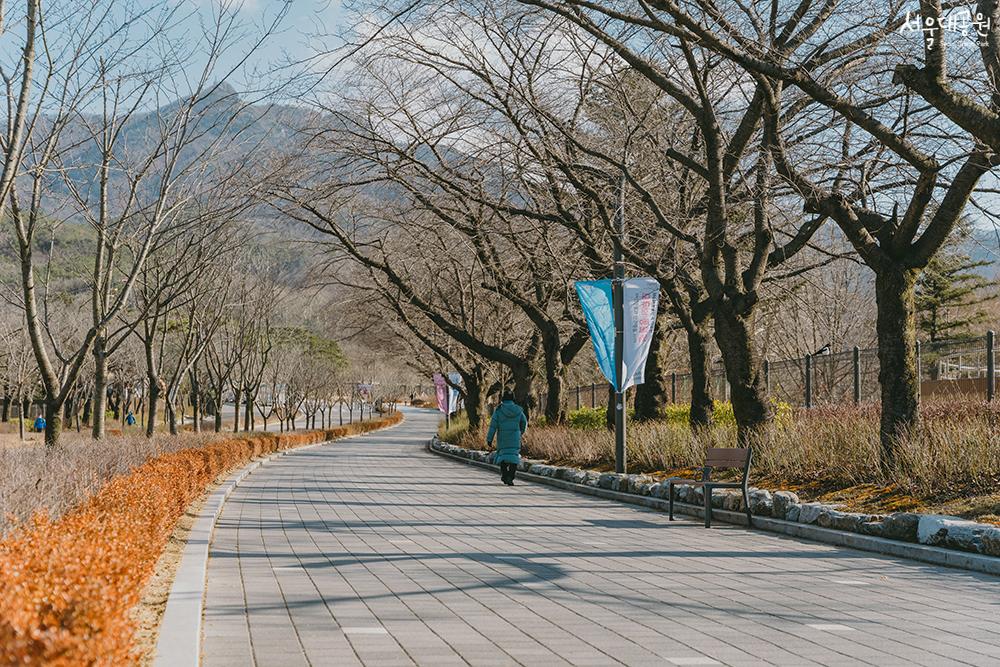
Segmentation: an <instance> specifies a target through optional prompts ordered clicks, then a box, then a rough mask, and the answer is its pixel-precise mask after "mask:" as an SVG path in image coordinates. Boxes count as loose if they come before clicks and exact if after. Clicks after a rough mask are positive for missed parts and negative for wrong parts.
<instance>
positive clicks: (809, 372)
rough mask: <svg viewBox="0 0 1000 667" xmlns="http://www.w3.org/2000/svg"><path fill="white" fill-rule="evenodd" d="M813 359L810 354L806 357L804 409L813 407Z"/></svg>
mask: <svg viewBox="0 0 1000 667" xmlns="http://www.w3.org/2000/svg"><path fill="white" fill-rule="evenodd" d="M812 361H813V358H812V355H811V354H807V355H806V407H807V408H811V407H812V406H813V381H812V380H813V364H812Z"/></svg>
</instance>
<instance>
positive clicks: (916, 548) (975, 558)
mask: <svg viewBox="0 0 1000 667" xmlns="http://www.w3.org/2000/svg"><path fill="white" fill-rule="evenodd" d="M443 447H448V448H449V449H451V448H453V449H455V450H460V451H463V452H469V453H472V452H474V451H475V450H463V449H462V448H460V447H455V446H454V445H447V444H446V443H442V442H441V441H440V440H438V439H437V436H434V437H433V438H432V439H431V441H430V442H428V443H427V449H428V451H430V452H432V453H434V454H436V455H438V456H444V457H446V458H449V459H452V460H454V461H458V462H460V463H465V464H467V465H473V466H478V467H480V468H486V469H488V470H490V471H493V472H496V471H497V470H498V467H497V466H495V465H493V464H491V463H488V462H486V461H482V460H478V459H476V458H469V457H467V456H463V455H462V454H460V453H457V452H451V451H447V450H445V449H443ZM482 454H485V452H482ZM525 463H527V465H525ZM538 465H539V464H538V463H532V462H524V463H522V466H521V467H522V468H525V467H526V468H528V469H527V470H525V469H520V470H519V472H518V477H520V478H524V479H527V480H528V481H532V482H537V483H540V484H546V485H548V486H553V487H556V488H559V489H564V490H567V491H572V492H574V493H582V494H585V495H590V496H596V497H598V498H604V499H606V500H616V501H619V502H625V503H630V504H633V505H641V506H643V507H648V508H651V509H656V510H662V511H666V510H667V505H668V500H667V499H665V498H658V497H653V496H649V495H640V494H636V493H632V492H626V491H617V490H613V489H606V488H600V487H598V486H595V485H587V484H580V483H577V482H573V481H568V480H565V479H558V478H555V477H552V476H547V475H540V474H537V472H529V470H530V469H531V468H534V467H535V466H538ZM545 467H547V468H555V466H545ZM566 470H575V469H572V468H568V469H566ZM577 472H581V473H582V472H583V471H577ZM592 474H596V473H592ZM684 488H687V487H684ZM750 502H751V509H753V505H754V500H753V499H752V498H751V501H750ZM809 505H812V503H808V504H806V505H802V506H801V507H808V506H809ZM817 505H818V503H817ZM674 513H675V514H686V515H689V516H697V517H702V518H703V517H704V513H705V512H704V507H703V506H701V505H695V504H691V503H686V502H683V501H678V500H677V499H676V498H675V500H674ZM841 514H843V513H841ZM926 516H929V515H926ZM712 518H713V519H717V520H719V521H722V522H724V523H730V524H736V525H742V526H745V525H746V523H747V519H746V515H745V514H744V513H743V512H742V511H733V510H731V509H723V508H720V509H715V508H714V507H713V509H712ZM937 518H941V517H937ZM961 523H972V522H965V521H962V522H961ZM753 525H754V528H756V529H762V530H766V531H768V532H773V533H779V534H782V535H788V536H791V537H796V538H801V539H807V540H812V541H815V542H823V543H825V544H832V545H835V546H842V547H849V548H852V549H858V550H861V551H870V552H873V553H878V554H883V555H887V556H895V557H899V558H908V559H911V560H916V561H921V562H924V563H931V564H933V565H941V566H945V567H954V568H959V569H963V570H971V571H974V572H983V573H986V574H993V575H1000V558H996V557H994V556H989V555H983V554H976V553H969V552H965V551H958V550H954V549H946V548H942V547H938V546H930V545H926V544H915V543H912V542H904V541H901V540H894V539H889V538H885V537H877V536H874V535H864V534H860V533H855V532H851V531H847V530H837V529H834V528H825V527H821V526H816V525H812V524H810V523H800V522H797V521H787V520H784V519H776V518H773V517H766V516H754V517H753ZM977 525H983V524H977ZM998 532H1000V529H998Z"/></svg>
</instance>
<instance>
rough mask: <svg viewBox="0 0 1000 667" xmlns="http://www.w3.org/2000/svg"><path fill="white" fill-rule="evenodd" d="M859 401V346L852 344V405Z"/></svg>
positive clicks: (857, 403)
mask: <svg viewBox="0 0 1000 667" xmlns="http://www.w3.org/2000/svg"><path fill="white" fill-rule="evenodd" d="M860 403H861V348H860V347H858V346H857V345H855V346H854V405H859V404H860Z"/></svg>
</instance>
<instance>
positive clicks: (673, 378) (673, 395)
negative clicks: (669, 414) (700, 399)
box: [670, 373, 677, 403]
mask: <svg viewBox="0 0 1000 667" xmlns="http://www.w3.org/2000/svg"><path fill="white" fill-rule="evenodd" d="M670 402H671V403H676V402H677V373H671V374H670Z"/></svg>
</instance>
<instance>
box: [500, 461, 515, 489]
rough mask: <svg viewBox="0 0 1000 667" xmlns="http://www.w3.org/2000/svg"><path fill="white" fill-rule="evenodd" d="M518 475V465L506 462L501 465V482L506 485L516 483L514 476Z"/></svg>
mask: <svg viewBox="0 0 1000 667" xmlns="http://www.w3.org/2000/svg"><path fill="white" fill-rule="evenodd" d="M516 473H517V464H516V463H509V462H507V461H504V462H503V463H501V464H500V480H501V481H502V482H503V483H504V484H508V483H510V482H513V481H514V475H515V474H516Z"/></svg>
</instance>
